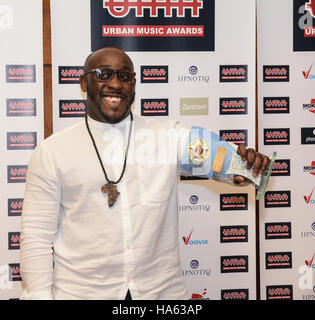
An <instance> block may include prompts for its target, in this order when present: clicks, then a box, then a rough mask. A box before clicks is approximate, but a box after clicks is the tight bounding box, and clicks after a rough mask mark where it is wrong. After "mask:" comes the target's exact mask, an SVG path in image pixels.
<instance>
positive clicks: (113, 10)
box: [103, 0, 203, 18]
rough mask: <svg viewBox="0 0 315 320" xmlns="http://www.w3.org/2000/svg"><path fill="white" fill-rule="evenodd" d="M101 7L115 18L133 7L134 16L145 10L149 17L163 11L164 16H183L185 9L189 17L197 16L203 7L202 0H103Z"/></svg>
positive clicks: (120, 16) (142, 13) (127, 12)
mask: <svg viewBox="0 0 315 320" xmlns="http://www.w3.org/2000/svg"><path fill="white" fill-rule="evenodd" d="M103 8H104V9H107V10H108V12H109V14H110V15H111V16H113V17H115V18H124V17H125V16H127V15H128V14H129V12H130V9H134V11H135V16H136V17H144V12H145V10H146V11H148V12H149V13H150V17H157V16H158V12H163V16H164V17H165V18H171V17H173V13H175V17H177V18H178V17H179V18H182V17H185V13H186V11H190V12H191V17H194V18H198V17H199V12H200V10H201V9H203V0H188V1H187V0H177V1H170V0H162V1H161V0H159V1H158V2H157V1H156V0H149V1H148V0H145V1H144V0H135V1H134V0H123V1H121V0H103Z"/></svg>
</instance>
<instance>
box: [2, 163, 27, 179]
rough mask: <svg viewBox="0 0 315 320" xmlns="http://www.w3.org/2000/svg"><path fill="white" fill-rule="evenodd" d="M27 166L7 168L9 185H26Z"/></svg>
mask: <svg viewBox="0 0 315 320" xmlns="http://www.w3.org/2000/svg"><path fill="white" fill-rule="evenodd" d="M26 174H27V165H17V166H16V165H15V166H10V165H9V166H7V178H8V180H7V181H8V183H25V181H26Z"/></svg>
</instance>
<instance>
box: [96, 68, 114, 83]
mask: <svg viewBox="0 0 315 320" xmlns="http://www.w3.org/2000/svg"><path fill="white" fill-rule="evenodd" d="M114 74H115V72H114V71H113V70H108V69H103V70H100V72H99V73H98V77H99V78H100V79H101V80H103V81H110V80H112V79H113V78H114Z"/></svg>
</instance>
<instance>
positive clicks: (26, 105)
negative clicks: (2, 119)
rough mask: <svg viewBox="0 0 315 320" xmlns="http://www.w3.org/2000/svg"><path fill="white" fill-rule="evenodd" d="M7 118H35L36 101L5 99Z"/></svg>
mask: <svg viewBox="0 0 315 320" xmlns="http://www.w3.org/2000/svg"><path fill="white" fill-rule="evenodd" d="M6 106H7V116H8V117H27V116H36V99H7V100H6Z"/></svg>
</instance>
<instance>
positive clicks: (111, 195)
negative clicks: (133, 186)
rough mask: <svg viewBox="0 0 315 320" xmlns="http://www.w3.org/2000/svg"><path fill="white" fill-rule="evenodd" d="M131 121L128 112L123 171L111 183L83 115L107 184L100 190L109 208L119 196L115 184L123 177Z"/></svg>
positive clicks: (131, 117) (131, 116) (131, 118)
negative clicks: (106, 198) (128, 121)
mask: <svg viewBox="0 0 315 320" xmlns="http://www.w3.org/2000/svg"><path fill="white" fill-rule="evenodd" d="M132 121H133V115H132V112H131V111H130V127H129V135H128V144H127V147H126V154H125V160H124V166H123V169H122V172H121V175H120V177H119V179H118V180H117V181H112V180H109V179H108V176H107V173H106V170H105V168H104V165H103V162H102V159H101V157H100V154H99V152H98V149H97V146H96V143H95V140H94V138H93V135H92V132H91V130H90V127H89V124H88V119H87V114H86V115H85V125H86V128H87V131H88V133H89V135H90V138H91V140H92V143H93V146H94V149H95V152H96V155H97V158H98V161H99V162H100V165H101V167H102V170H103V173H104V176H105V179H106V181H107V183H105V184H104V185H103V186H102V188H101V190H102V192H103V193H106V194H107V195H108V206H109V207H112V206H113V205H114V204H115V202H116V200H117V198H118V197H119V195H120V192H118V190H117V187H116V184H118V183H119V182H120V180H121V179H122V177H123V175H124V173H125V170H126V163H127V155H128V150H129V144H130V136H131V131H132Z"/></svg>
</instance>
